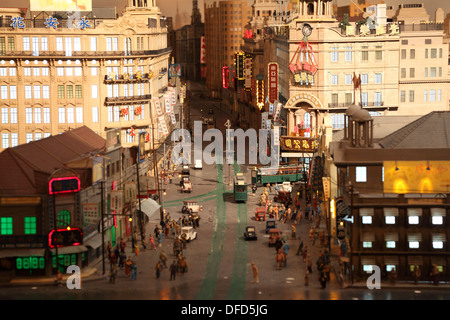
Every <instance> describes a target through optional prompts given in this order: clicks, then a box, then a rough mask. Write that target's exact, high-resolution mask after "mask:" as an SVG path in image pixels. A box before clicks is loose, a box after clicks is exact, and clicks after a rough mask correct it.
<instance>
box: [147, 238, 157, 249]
mask: <svg viewBox="0 0 450 320" xmlns="http://www.w3.org/2000/svg"><path fill="white" fill-rule="evenodd" d="M149 243H150V245H151V246H152V250H156V245H155V239H154V238H153V236H152V235H150V239H149Z"/></svg>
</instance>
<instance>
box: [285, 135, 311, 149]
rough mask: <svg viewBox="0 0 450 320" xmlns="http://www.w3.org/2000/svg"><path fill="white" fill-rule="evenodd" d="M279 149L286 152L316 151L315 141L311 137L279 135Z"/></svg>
mask: <svg viewBox="0 0 450 320" xmlns="http://www.w3.org/2000/svg"><path fill="white" fill-rule="evenodd" d="M280 144H281V151H286V152H316V151H317V146H318V145H317V141H316V140H315V139H312V138H302V137H281V138H280Z"/></svg>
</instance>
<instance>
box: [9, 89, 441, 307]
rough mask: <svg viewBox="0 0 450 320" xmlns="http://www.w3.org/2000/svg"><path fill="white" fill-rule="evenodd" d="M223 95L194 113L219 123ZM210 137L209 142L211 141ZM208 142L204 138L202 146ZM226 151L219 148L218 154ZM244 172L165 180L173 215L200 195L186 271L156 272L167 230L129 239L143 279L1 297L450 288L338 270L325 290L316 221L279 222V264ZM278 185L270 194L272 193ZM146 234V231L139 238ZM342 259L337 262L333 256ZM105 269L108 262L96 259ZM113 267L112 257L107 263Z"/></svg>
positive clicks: (283, 294) (371, 296)
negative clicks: (247, 236)
mask: <svg viewBox="0 0 450 320" xmlns="http://www.w3.org/2000/svg"><path fill="white" fill-rule="evenodd" d="M219 105H220V102H218V101H209V100H206V99H200V98H199V96H194V97H193V99H192V107H191V120H192V121H195V120H199V121H200V120H201V115H202V114H203V115H205V116H208V111H209V109H210V108H213V109H214V117H215V118H216V123H217V127H218V128H219V129H224V127H223V124H224V123H225V122H226V120H227V119H229V118H230V116H231V115H230V114H227V113H224V112H222V111H221V110H220V108H219ZM207 144H209V142H207V143H206V145H207ZM204 146H205V145H204ZM218 156H220V155H218ZM236 172H243V173H244V175H245V177H246V179H247V182H250V171H249V168H248V167H247V166H245V165H240V166H239V165H236V164H235V165H231V166H228V165H226V164H225V165H217V164H212V165H207V164H205V163H203V168H202V169H194V168H193V165H191V181H192V183H193V192H192V193H184V194H182V193H181V192H180V188H179V178H178V177H175V178H174V180H173V183H172V184H166V185H165V186H164V187H165V188H166V190H167V195H166V196H165V197H164V207H165V208H166V210H167V211H168V212H169V213H170V215H171V217H172V219H175V220H178V219H179V218H180V217H182V215H183V214H182V213H181V207H182V200H183V199H185V200H187V199H190V200H196V201H198V202H199V203H200V204H201V205H202V206H203V211H202V212H201V213H200V217H201V220H200V226H199V228H197V229H196V231H197V232H198V236H197V239H195V240H193V241H191V242H190V243H188V244H187V248H186V249H185V250H184V255H185V256H186V258H187V261H188V272H187V273H185V274H177V276H176V279H175V280H170V272H169V269H168V268H165V269H163V270H162V273H161V277H160V278H159V279H157V278H156V272H155V266H156V263H157V261H158V260H159V256H160V253H161V251H162V250H164V251H165V253H166V254H167V256H168V263H167V264H168V265H167V266H169V265H170V264H171V263H172V261H173V260H174V258H175V256H174V255H173V250H172V247H173V236H172V235H171V234H170V235H169V236H168V237H167V236H163V241H162V246H161V247H157V248H156V250H151V249H150V246H147V250H145V251H143V250H142V248H141V252H140V254H139V255H138V256H135V255H133V254H132V253H131V242H128V243H127V248H126V252H127V255H131V257H132V259H133V260H135V261H136V263H137V267H138V269H137V279H136V280H131V279H130V278H129V277H125V274H124V272H123V271H122V270H119V272H118V275H117V278H116V281H115V283H114V284H112V283H109V279H108V277H107V276H105V277H104V278H100V279H98V280H95V281H85V282H83V283H82V289H81V290H69V289H68V288H66V287H65V286H63V287H56V286H36V285H30V286H20V287H8V288H0V299H3V300H10V299H21V300H27V299H33V300H47V299H57V300H72V299H77V300H94V299H95V300H116V299H120V300H247V301H251V300H254V301H256V300H261V301H263V300H397V299H401V300H447V299H450V290H443V289H439V288H435V289H427V290H422V289H417V288H414V287H412V288H402V289H383V288H382V289H381V290H369V289H367V288H344V289H343V288H341V287H340V285H339V283H338V281H337V280H336V276H335V274H334V272H331V280H330V281H329V282H328V283H327V287H326V288H325V289H321V287H320V284H319V281H318V271H317V268H316V265H315V262H316V260H317V258H318V256H319V251H322V252H323V250H324V249H325V248H324V247H321V246H320V243H319V241H316V242H315V243H314V244H313V241H312V240H310V239H309V229H310V222H309V221H305V220H302V221H301V222H300V224H299V225H297V239H295V240H294V239H290V235H291V223H286V224H284V223H282V222H279V224H278V225H279V228H280V229H281V231H282V232H283V233H284V234H286V235H288V238H289V240H288V243H289V245H290V250H289V253H288V259H287V264H286V266H285V267H282V269H281V270H277V268H276V262H275V256H276V254H275V249H274V247H269V246H268V235H266V234H265V232H264V227H265V222H258V221H255V219H254V211H255V208H256V207H257V206H259V204H258V203H257V201H258V200H259V196H260V195H261V193H262V192H263V191H264V188H258V190H257V193H256V196H253V195H252V193H251V189H250V188H249V193H248V201H247V203H239V204H238V203H235V201H234V198H233V193H232V186H231V185H229V184H228V182H229V173H231V174H232V177H234V174H235V173H236ZM274 195H275V191H273V192H272V193H271V194H270V198H271V199H272V197H273V196H274ZM155 225H158V226H159V213H155V214H154V215H153V216H152V218H151V219H150V222H149V223H148V224H147V225H146V235H147V239H148V236H149V235H150V234H153V230H154V228H155ZM248 225H252V226H255V227H256V230H257V236H258V239H257V240H256V241H245V240H244V237H243V234H244V232H245V228H246V226H248ZM298 238H301V239H302V240H303V242H304V244H305V245H306V246H307V247H308V253H310V255H311V258H312V273H311V274H310V277H309V285H308V286H305V269H306V263H305V262H303V259H302V257H301V255H300V256H298V255H296V253H297V248H298V245H299V240H298ZM139 239H140V238H139ZM337 252H338V248H337V245H334V244H333V246H332V254H331V259H332V261H337V259H338V254H337ZM252 261H253V262H255V264H256V266H257V267H258V269H259V283H252V267H251V262H252ZM335 265H336V266H337V263H335ZM96 267H97V269H98V270H99V273H101V270H102V263H101V261H98V262H97V264H96ZM106 269H107V270H109V262H108V261H107V262H106Z"/></svg>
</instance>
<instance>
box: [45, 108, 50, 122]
mask: <svg viewBox="0 0 450 320" xmlns="http://www.w3.org/2000/svg"><path fill="white" fill-rule="evenodd" d="M44 123H50V108H44Z"/></svg>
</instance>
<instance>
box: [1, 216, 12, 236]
mask: <svg viewBox="0 0 450 320" xmlns="http://www.w3.org/2000/svg"><path fill="white" fill-rule="evenodd" d="M12 234H13V218H12V217H1V218H0V235H12Z"/></svg>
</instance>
